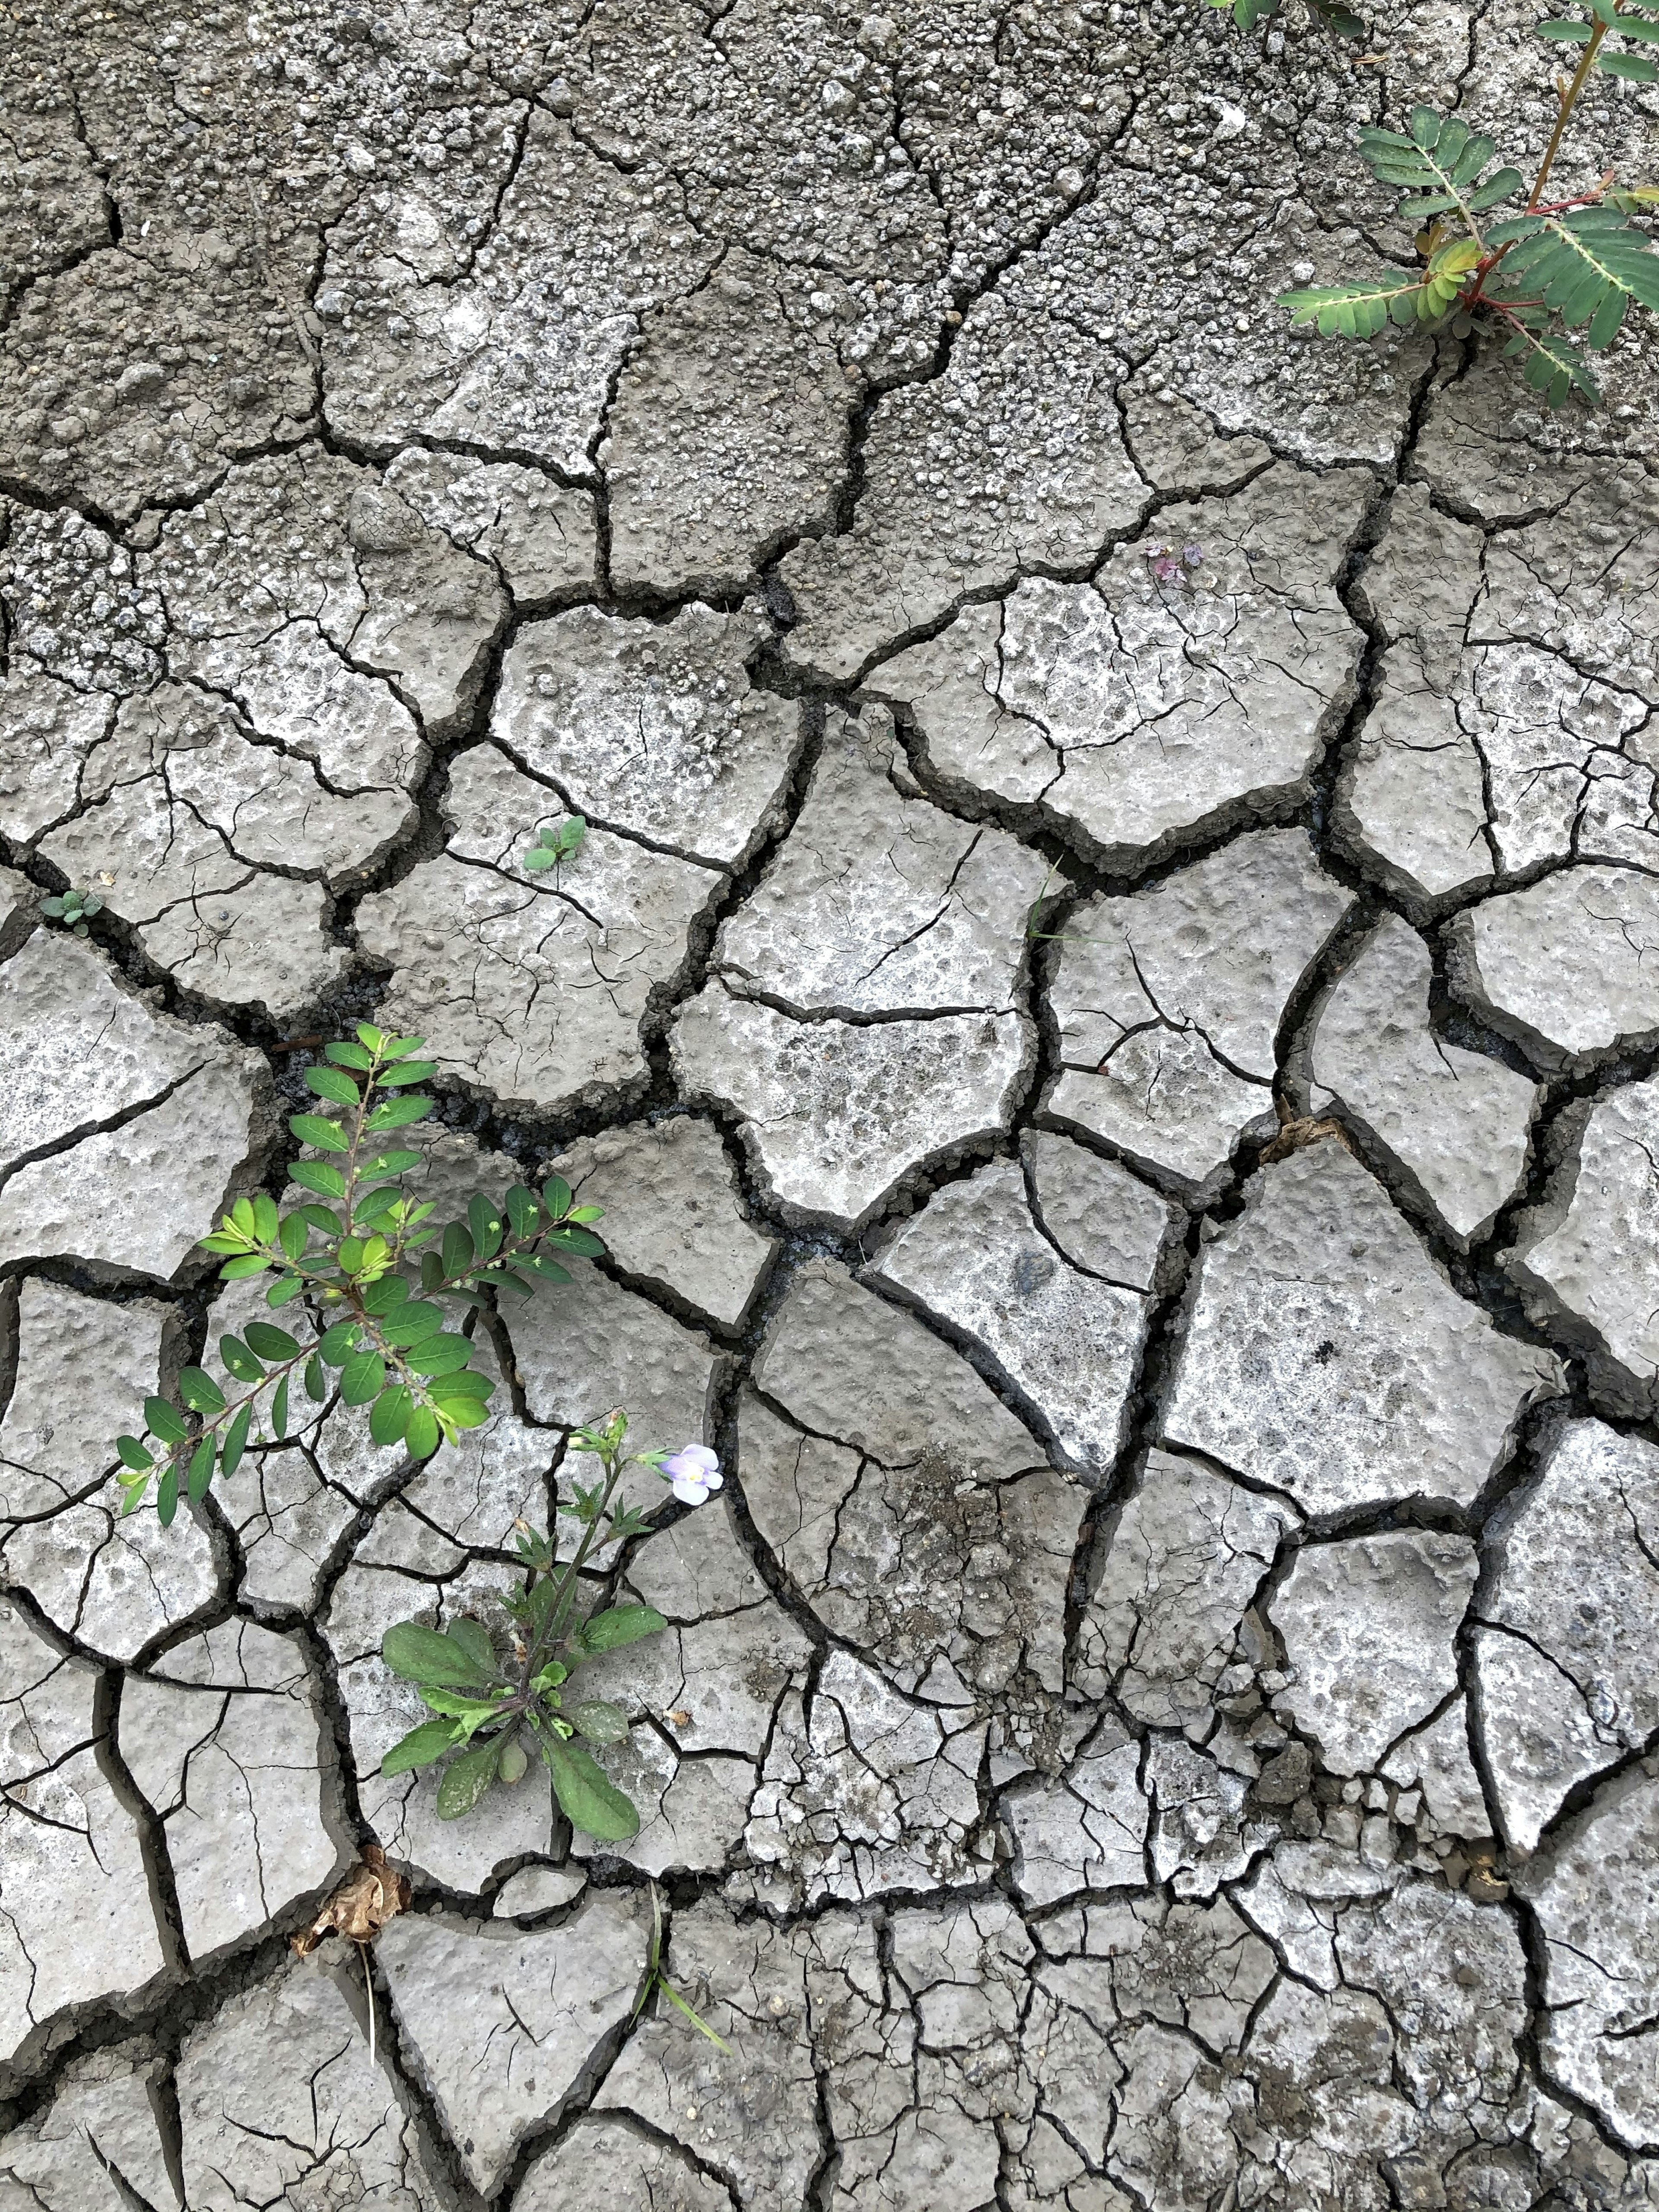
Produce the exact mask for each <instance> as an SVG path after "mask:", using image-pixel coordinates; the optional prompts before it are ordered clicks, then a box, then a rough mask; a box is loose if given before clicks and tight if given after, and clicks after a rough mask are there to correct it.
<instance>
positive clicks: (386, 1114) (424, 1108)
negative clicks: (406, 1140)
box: [363, 1092, 432, 1134]
mask: <svg viewBox="0 0 1659 2212" xmlns="http://www.w3.org/2000/svg"><path fill="white" fill-rule="evenodd" d="M431 1111H432V1101H431V1100H430V1099H429V1098H426V1097H422V1096H421V1095H420V1093H419V1092H416V1095H415V1096H414V1097H410V1098H388V1099H387V1100H386V1102H385V1103H384V1104H383V1105H380V1106H377V1107H376V1108H375V1109H374V1112H373V1113H372V1114H371V1115H369V1117H368V1120H367V1121H365V1122H364V1123H363V1128H364V1131H365V1133H370V1134H373V1133H375V1132H377V1131H379V1130H381V1129H401V1128H404V1127H406V1126H407V1125H408V1124H409V1123H410V1122H411V1121H425V1119H426V1117H427V1115H428V1114H429V1113H430V1112H431Z"/></svg>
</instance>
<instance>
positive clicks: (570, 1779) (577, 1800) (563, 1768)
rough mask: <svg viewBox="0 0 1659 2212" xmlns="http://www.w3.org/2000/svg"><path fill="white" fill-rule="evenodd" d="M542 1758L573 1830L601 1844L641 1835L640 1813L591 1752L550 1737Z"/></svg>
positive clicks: (619, 1841) (543, 1746)
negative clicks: (545, 1762) (577, 1830)
mask: <svg viewBox="0 0 1659 2212" xmlns="http://www.w3.org/2000/svg"><path fill="white" fill-rule="evenodd" d="M542 1757H543V1758H544V1759H545V1760H546V1761H547V1764H548V1767H549V1770H550V1772H551V1774H552V1777H553V1789H554V1792H555V1794H556V1796H557V1798H558V1801H559V1804H560V1807H561V1808H562V1811H563V1814H564V1816H565V1818H566V1820H568V1821H569V1823H570V1825H571V1826H572V1827H573V1828H576V1829H579V1830H580V1832H581V1833H582V1834H583V1835H585V1836H592V1838H593V1839H594V1840H595V1842H596V1843H601V1844H620V1843H625V1842H626V1841H627V1839H628V1838H629V1836H636V1835H638V1833H639V1832H640V1816H639V1814H637V1813H636V1812H635V1809H634V1808H633V1806H632V1805H631V1804H630V1803H629V1801H628V1799H627V1798H626V1797H624V1796H623V1793H622V1791H621V1790H618V1789H617V1786H616V1784H614V1783H613V1782H612V1781H611V1778H610V1777H609V1776H608V1775H607V1774H606V1773H605V1770H604V1768H603V1767H602V1766H600V1765H599V1762H598V1760H597V1759H594V1758H593V1757H592V1755H591V1753H587V1752H585V1751H584V1750H582V1748H581V1747H580V1745H579V1744H574V1743H563V1742H562V1741H560V1740H559V1739H558V1738H557V1737H556V1736H546V1737H544V1739H543V1741H542ZM457 1764H458V1765H459V1761H457Z"/></svg>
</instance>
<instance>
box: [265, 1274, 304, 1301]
mask: <svg viewBox="0 0 1659 2212" xmlns="http://www.w3.org/2000/svg"><path fill="white" fill-rule="evenodd" d="M304 1288H305V1283H304V1281H303V1280H302V1279H301V1277H300V1276H298V1275H279V1276H278V1277H277V1279H276V1281H275V1282H274V1283H273V1284H272V1285H271V1286H270V1289H269V1290H268V1291H266V1292H265V1304H267V1305H268V1306H285V1305H287V1304H289V1300H290V1299H293V1298H297V1297H299V1295H300V1293H301V1291H302V1290H304Z"/></svg>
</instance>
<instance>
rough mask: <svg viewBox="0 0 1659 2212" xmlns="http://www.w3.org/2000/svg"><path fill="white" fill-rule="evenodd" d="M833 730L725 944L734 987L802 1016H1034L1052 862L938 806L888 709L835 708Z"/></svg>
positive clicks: (724, 963) (724, 970)
mask: <svg viewBox="0 0 1659 2212" xmlns="http://www.w3.org/2000/svg"><path fill="white" fill-rule="evenodd" d="M827 721H828V727H827V729H826V732H825V736H824V744H823V752H822V753H821V755H820V757H819V759H818V762H817V765H816V767H815V768H814V769H813V771H812V782H811V789H810V790H809V792H808V793H807V797H806V802H805V805H804V806H803V807H802V809H801V811H800V812H799V815H798V816H797V817H796V820H795V823H794V826H793V829H791V831H790V833H789V836H788V839H787V842H786V843H785V844H784V846H783V848H782V850H781V852H780V853H779V854H777V856H776V857H775V859H774V860H772V861H771V863H770V864H769V866H768V868H767V871H766V873H765V874H764V876H763V878H762V879H761V881H760V883H759V884H757V887H756V888H755V890H753V891H751V892H750V895H749V896H748V897H747V898H746V899H745V900H744V903H743V905H742V907H741V908H739V909H738V912H737V913H736V914H734V915H731V916H730V917H729V918H728V919H727V920H726V921H724V922H723V923H722V924H721V925H720V933H719V934H718V936H717V937H716V939H715V941H714V963H715V967H716V969H717V970H718V971H719V973H720V976H721V977H722V979H723V980H724V981H725V982H726V986H727V987H728V988H729V989H731V990H733V991H736V992H742V993H748V992H753V993H754V994H756V995H757V996H759V997H764V998H766V999H768V1000H773V1001H777V1000H781V1001H783V1003H784V1005H785V1006H787V1009H788V1010H789V1011H791V1012H797V1013H805V1012H814V1013H837V1014H854V1015H856V1014H887V1015H897V1014H920V1013H929V1012H951V1013H963V1012H969V1011H970V1010H975V1011H978V1010H984V1011H993V1012H1000V1011H1003V1010H1005V1009H1006V1008H1007V1007H1008V1006H1011V1005H1017V1004H1018V1003H1020V1002H1021V998H1022V994H1021V992H1020V988H1019V969H1020V964H1021V957H1022V955H1023V953H1024V921H1025V917H1026V915H1028V914H1029V913H1030V908H1031V905H1032V902H1033V901H1034V900H1035V899H1036V898H1037V897H1038V896H1040V894H1041V892H1042V886H1043V882H1044V879H1045V877H1046V876H1047V874H1048V867H1047V865H1046V863H1045V862H1044V860H1043V859H1042V854H1039V853H1036V852H1033V851H1032V850H1031V849H1030V848H1029V847H1027V846H1023V845H1020V844H1018V843H1017V842H1015V840H1014V839H1013V838H1012V837H1011V836H1009V835H1008V833H1007V832H1006V830H1003V829H994V828H992V827H990V826H989V825H987V824H985V823H971V822H963V821H959V820H957V817H954V816H952V815H950V814H946V813H945V811H944V810H943V809H942V808H940V807H938V806H935V805H933V804H932V803H931V802H930V801H929V800H928V799H925V798H924V797H923V796H922V794H921V792H920V790H919V789H918V788H917V787H916V785H915V781H914V780H913V779H912V777H911V775H910V773H909V769H908V766H907V764H906V763H905V758H904V755H903V752H902V750H901V749H900V747H899V745H898V744H897V741H896V738H895V736H894V733H893V724H892V718H891V716H890V714H888V713H887V712H886V710H885V709H884V708H879V707H872V708H866V709H865V711H864V713H863V714H861V715H860V716H858V717H857V718H856V719H855V718H854V717H853V716H851V715H848V714H842V713H840V712H838V711H835V710H832V711H831V712H830V714H829V716H828V718H827Z"/></svg>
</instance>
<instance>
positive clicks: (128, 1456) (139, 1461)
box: [115, 1437, 155, 1473]
mask: <svg viewBox="0 0 1659 2212" xmlns="http://www.w3.org/2000/svg"><path fill="white" fill-rule="evenodd" d="M115 1451H116V1456H117V1457H118V1459H119V1461H120V1462H121V1464H122V1466H123V1467H132V1468H139V1469H140V1470H141V1471H143V1472H145V1473H148V1471H149V1469H150V1468H153V1467H154V1466H155V1454H154V1453H153V1452H147V1451H146V1450H145V1449H144V1448H143V1444H141V1443H139V1441H138V1439H137V1437H117V1438H116V1439H115Z"/></svg>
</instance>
